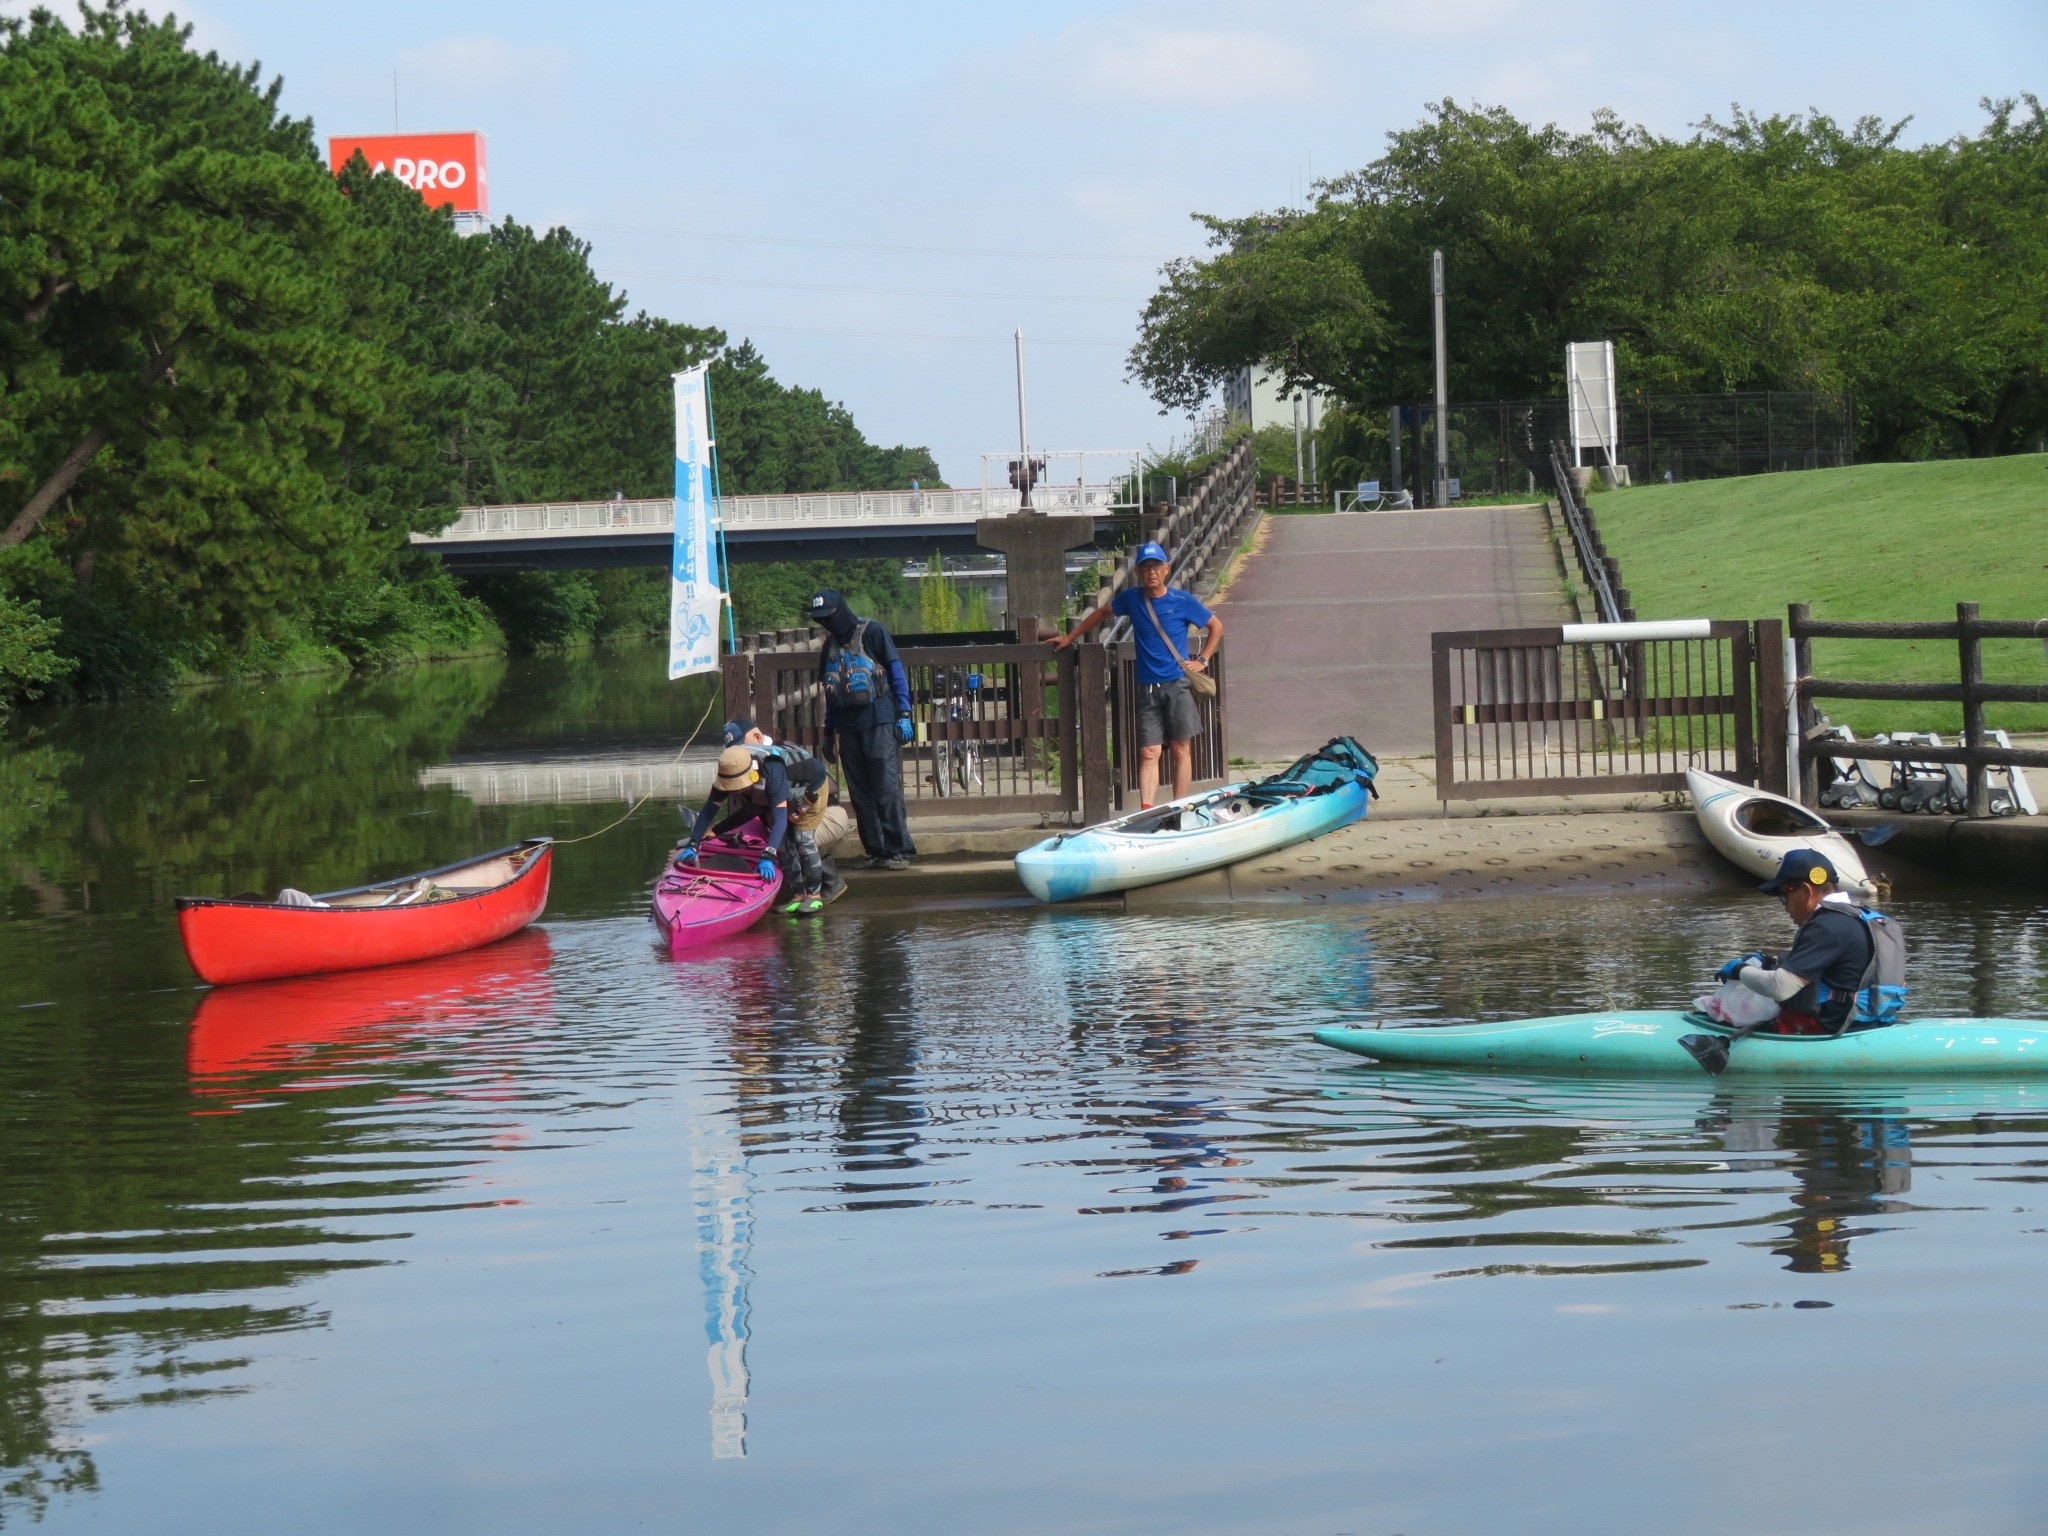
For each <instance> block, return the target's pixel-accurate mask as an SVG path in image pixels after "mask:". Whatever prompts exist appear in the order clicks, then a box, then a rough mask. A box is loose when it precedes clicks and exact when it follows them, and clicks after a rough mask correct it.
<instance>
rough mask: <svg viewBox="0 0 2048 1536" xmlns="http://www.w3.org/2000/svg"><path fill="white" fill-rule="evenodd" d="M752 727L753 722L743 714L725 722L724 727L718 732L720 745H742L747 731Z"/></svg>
mask: <svg viewBox="0 0 2048 1536" xmlns="http://www.w3.org/2000/svg"><path fill="white" fill-rule="evenodd" d="M753 728H754V722H753V721H751V720H749V719H747V718H746V717H745V716H742V717H741V718H739V719H737V720H728V721H726V722H725V729H724V730H722V731H720V732H719V733H718V744H719V745H720V746H721V747H743V746H745V745H746V743H747V732H749V731H751V730H752V729H753Z"/></svg>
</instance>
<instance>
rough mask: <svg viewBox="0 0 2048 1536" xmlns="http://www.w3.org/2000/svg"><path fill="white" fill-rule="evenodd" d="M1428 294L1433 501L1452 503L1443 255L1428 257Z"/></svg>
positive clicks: (1444, 504)
mask: <svg viewBox="0 0 2048 1536" xmlns="http://www.w3.org/2000/svg"><path fill="white" fill-rule="evenodd" d="M1429 292H1430V296H1431V298H1432V300H1433V301H1434V303H1435V306H1436V490H1435V491H1434V492H1433V493H1432V494H1431V496H1430V500H1431V501H1432V502H1434V503H1435V504H1436V505H1437V506H1439V507H1447V506H1449V505H1450V502H1451V433H1450V425H1451V423H1450V419H1449V418H1450V368H1449V364H1448V362H1447V360H1446V359H1445V357H1444V253H1443V252H1442V251H1440V250H1438V251H1431V252H1430V253H1429Z"/></svg>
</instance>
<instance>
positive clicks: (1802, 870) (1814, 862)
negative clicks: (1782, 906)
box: [1757, 848, 1840, 896]
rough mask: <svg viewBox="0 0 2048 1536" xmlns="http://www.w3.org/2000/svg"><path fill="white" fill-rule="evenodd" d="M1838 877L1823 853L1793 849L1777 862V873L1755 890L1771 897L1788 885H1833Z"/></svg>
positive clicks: (1807, 849) (1809, 849)
mask: <svg viewBox="0 0 2048 1536" xmlns="http://www.w3.org/2000/svg"><path fill="white" fill-rule="evenodd" d="M1839 878H1840V877H1839V876H1838V875H1837V874H1836V873H1835V866H1834V865H1833V864H1831V863H1829V862H1828V856H1827V855H1826V854H1824V853H1815V852H1814V851H1813V850H1812V849H1811V848H1794V849H1793V850H1792V851H1791V852H1790V853H1788V854H1786V855H1785V857H1784V858H1782V859H1780V860H1779V861H1778V872H1777V873H1776V874H1775V875H1773V876H1771V878H1770V879H1768V880H1766V881H1765V882H1764V883H1763V884H1762V885H1760V886H1758V887H1757V889H1758V890H1760V891H1764V892H1766V893H1768V894H1770V895H1772V896H1775V895H1777V894H1778V892H1780V891H1782V890H1784V889H1785V888H1786V887H1787V886H1790V885H1812V886H1826V885H1833V884H1834V883H1835V881H1836V880H1837V879H1839Z"/></svg>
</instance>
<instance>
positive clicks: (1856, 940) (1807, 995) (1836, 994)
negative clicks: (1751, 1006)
mask: <svg viewBox="0 0 2048 1536" xmlns="http://www.w3.org/2000/svg"><path fill="white" fill-rule="evenodd" d="M1838 878H1839V877H1838V876H1837V874H1836V872H1835V866H1834V865H1833V864H1832V863H1830V862H1829V860H1828V858H1827V855H1825V854H1822V853H1816V852H1814V851H1813V850H1812V849H1810V848H1794V849H1793V850H1792V851H1791V852H1790V853H1788V854H1786V855H1785V857H1784V858H1783V859H1782V860H1781V861H1780V862H1779V864H1778V872H1777V874H1775V875H1774V876H1772V877H1771V878H1770V879H1769V880H1766V881H1765V882H1764V883H1763V884H1762V885H1760V886H1758V887H1757V889H1758V890H1760V891H1764V892H1766V893H1768V894H1770V895H1773V896H1776V897H1778V898H1780V899H1781V900H1782V901H1783V902H1784V903H1785V911H1786V914H1787V915H1788V916H1790V917H1791V919H1792V921H1793V922H1794V923H1796V924H1798V925H1799V935H1798V937H1797V938H1795V939H1794V940H1793V941H1792V948H1791V949H1790V950H1788V951H1787V952H1786V953H1785V956H1784V958H1782V959H1780V958H1778V957H1776V956H1774V955H1771V954H1767V953H1764V952H1761V951H1760V952H1758V953H1756V954H1752V955H1745V956H1743V958H1742V959H1740V960H1730V961H1729V962H1728V963H1727V964H1726V965H1724V966H1722V967H1721V969H1720V971H1719V972H1718V973H1717V974H1718V975H1719V976H1720V978H1721V979H1722V980H1723V981H1739V982H1740V983H1741V984H1742V985H1743V986H1744V987H1746V988H1748V989H1749V990H1750V991H1752V992H1755V993H1757V994H1759V995H1760V996H1763V997H1765V998H1768V999H1770V1000H1771V1001H1773V1002H1775V1003H1777V1004H1778V1017H1777V1019H1776V1021H1775V1022H1774V1023H1772V1024H1770V1025H1769V1026H1767V1027H1766V1032H1767V1033H1772V1034H1781V1035H1839V1034H1841V1033H1842V1032H1843V1031H1844V1030H1846V1029H1848V1028H1849V1027H1850V1025H1851V1024H1889V1023H1891V1022H1892V1020H1894V1019H1896V1018H1897V1017H1898V1015H1899V1010H1900V1009H1901V1007H1902V1006H1903V1005H1904V1003H1905V999H1906V940H1905V935H1904V933H1903V932H1902V931H1901V929H1900V927H1899V925H1898V923H1897V922H1896V921H1895V920H1894V919H1892V918H1889V917H1886V916H1885V915H1884V914H1883V913H1882V912H1873V911H1871V910H1869V909H1868V908H1865V907H1859V906H1858V905H1857V904H1856V903H1855V902H1854V901H1852V900H1851V899H1850V897H1849V895H1848V893H1847V892H1846V891H1843V890H1842V889H1841V888H1840V886H1839V885H1838V884H1837V880H1838Z"/></svg>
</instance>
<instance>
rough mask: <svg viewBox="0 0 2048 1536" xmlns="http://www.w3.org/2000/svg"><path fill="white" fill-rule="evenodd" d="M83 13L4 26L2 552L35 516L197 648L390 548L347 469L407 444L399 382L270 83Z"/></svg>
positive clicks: (374, 290)
mask: <svg viewBox="0 0 2048 1536" xmlns="http://www.w3.org/2000/svg"><path fill="white" fill-rule="evenodd" d="M82 18H83V19H82V21H81V24H80V28H79V30H78V31H77V32H75V33H74V32H72V31H70V30H68V29H67V28H65V27H64V26H63V25H62V24H61V23H60V22H59V21H58V20H56V19H55V18H54V17H53V16H51V15H50V14H49V13H47V12H42V11H38V12H36V13H35V14H34V15H33V16H32V17H31V19H30V20H29V21H28V22H27V23H26V24H23V23H20V22H13V21H10V22H8V23H6V28H5V32H4V34H0V35H4V38H5V46H4V48H0V98H4V99H5V100H6V101H7V103H8V111H7V112H6V113H5V114H4V117H0V297H4V300H5V302H0V391H4V404H5V409H4V410H0V423H5V425H4V427H0V484H5V485H7V486H9V487H11V488H12V489H13V490H14V492H15V498H14V504H13V505H12V506H11V507H10V508H9V509H8V511H9V513H10V514H11V515H10V516H9V517H8V519H7V522H6V526H5V528H4V531H0V548H4V547H11V546H15V545H19V544H21V543H22V542H23V541H25V540H26V539H28V538H29V537H30V536H31V535H33V534H37V533H38V532H41V533H42V534H43V535H44V536H45V537H47V538H49V539H50V540H52V541H53V542H54V543H56V544H57V545H58V546H59V547H60V549H61V550H62V551H63V552H64V554H65V555H67V556H68V557H69V559H70V562H71V564H72V568H73V570H74V572H75V573H77V574H78V575H79V576H80V578H81V579H82V580H84V579H96V580H98V581H100V582H102V583H108V584H111V585H114V586H116V587H118V588H119V589H121V596H122V600H123V601H124V603H125V604H126V605H127V606H129V607H131V608H134V609H136V610H139V611H142V612H145V613H153V614H156V615H166V614H176V615H177V616H178V618H179V620H180V621H181V622H180V623H178V624H177V625H176V626H175V628H176V629H177V631H179V633H178V634H177V635H176V638H177V640H178V641H180V642H182V643H183V644H185V645H186V646H188V647H190V648H193V649H194V650H196V651H198V652H200V653H204V652H206V651H208V650H212V649H217V648H218V647H219V646H220V645H222V644H232V643H233V642H234V641H235V640H236V639H237V638H239V637H240V636H242V635H245V634H247V633H249V632H250V631H251V630H253V629H256V628H260V626H261V625H262V624H263V622H264V620H265V618H266V617H267V616H268V615H270V614H272V613H274V612H276V611H278V610H279V609H280V608H282V607H285V606H288V605H289V604H290V603H291V601H292V600H293V599H294V598H295V597H296V596H298V595H299V594H300V593H302V592H303V591H305V590H307V589H309V588H311V587H313V586H315V585H317V584H319V583H323V582H327V581H332V580H334V579H337V578H340V577H344V576H347V575H349V574H351V573H353V572H357V571H361V570H364V569H367V568H371V567H373V566H375V565H377V564H379V563H381V561H382V560H383V559H384V558H385V557H386V555H387V553H388V551H389V550H391V549H392V548H394V547H395V546H396V545H397V544H398V542H399V541H400V540H402V538H403V536H404V534H405V532H406V530H407V527H408V520H407V518H406V516H405V515H404V509H403V508H401V507H395V506H393V505H392V504H391V503H389V502H388V501H380V500H378V499H376V498H373V497H370V496H366V495H364V494H362V493H361V492H360V491H359V490H358V489H357V488H355V487H352V486H351V484H350V482H349V470H350V466H351V465H352V464H353V463H357V462H362V461H364V460H366V459H385V460H402V459H403V458H404V457H405V456H406V453H407V451H408V446H409V445H408V442H407V434H406V433H405V432H404V431H403V430H402V428H401V427H400V426H399V425H398V424H399V423H402V422H403V420H404V418H405V414H406V411H407V408H408V406H409V403H410V396H411V393H412V388H413V381H412V379H411V377H410V376H409V374H408V372H407V371H406V370H405V369H403V368H402V367H400V366H398V365H397V363H396V360H395V359H394V358H393V356H392V354H391V353H390V351H389V349H388V348H387V347H386V346H385V345H384V341H385V338H386V336H387V334H388V331H389V328H390V326H391V325H392V323H393V319H392V312H391V303H390V295H389V294H388V293H387V292H385V291H383V290H382V289H381V288H380V287H379V286H378V285H377V284H376V283H375V282H374V281H373V280H372V277H371V274H370V270H369V268H370V263H369V261H368V260H367V254H368V251H367V245H366V242H365V241H364V239H363V238H362V236H361V234H360V232H359V231H358V230H357V229H356V228H355V226H354V223H353V221H352V219H351V218H350V215H349V211H348V206H347V203H346V201H345V200H344V198H343V197H342V196H341V195H340V193H339V191H338V190H337V188H336V187H335V185H334V181H333V178H332V177H330V176H329V175H328V174H327V172H326V171H325V170H324V169H323V168H322V167H321V165H320V161H319V157H318V155H317V153H316V151H315V148H314V143H313V137H312V130H311V127H310V125H309V124H307V123H305V122H303V121H299V120H295V119H291V118H287V117H285V116H283V115H282V114H280V113H279V111H278V110H277V96H278V89H279V86H278V83H277V82H275V81H273V82H272V83H271V84H270V85H269V86H268V87H267V88H264V87H260V86H259V75H258V68H257V66H253V65H252V66H250V67H249V68H247V69H237V68H234V67H232V66H230V65H228V64H226V63H224V62H222V61H221V60H220V59H219V57H218V56H216V55H213V54H206V55H203V56H202V55H198V54H195V53H193V52H192V51H191V50H190V49H189V48H187V46H186V38H187V32H188V29H185V28H182V27H179V26H178V25H177V24H176V23H175V22H172V21H163V22H152V21H149V20H148V19H147V18H144V17H142V16H140V15H136V14H130V13H128V12H126V11H125V10H123V9H122V8H121V7H119V6H112V7H109V8H107V9H105V10H99V9H94V8H91V7H87V8H85V9H84V10H83V12H82Z"/></svg>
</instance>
